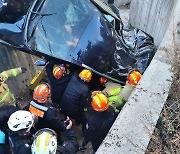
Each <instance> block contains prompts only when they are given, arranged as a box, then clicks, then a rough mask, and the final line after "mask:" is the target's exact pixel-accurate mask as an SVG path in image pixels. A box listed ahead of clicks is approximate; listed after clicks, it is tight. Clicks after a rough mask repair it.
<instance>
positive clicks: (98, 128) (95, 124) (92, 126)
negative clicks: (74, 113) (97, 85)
mask: <svg viewBox="0 0 180 154" xmlns="http://www.w3.org/2000/svg"><path fill="white" fill-rule="evenodd" d="M114 120H115V112H114V109H113V108H112V107H111V106H110V107H109V108H108V109H107V110H106V111H104V112H96V111H94V112H93V113H92V114H91V115H90V117H89V118H88V123H87V124H86V130H85V143H86V144H87V143H88V142H89V141H91V143H92V147H93V150H94V151H96V150H97V149H98V147H99V146H100V144H101V143H102V141H103V140H104V138H105V136H106V135H107V133H108V131H109V129H110V128H111V126H112V124H113V123H114Z"/></svg>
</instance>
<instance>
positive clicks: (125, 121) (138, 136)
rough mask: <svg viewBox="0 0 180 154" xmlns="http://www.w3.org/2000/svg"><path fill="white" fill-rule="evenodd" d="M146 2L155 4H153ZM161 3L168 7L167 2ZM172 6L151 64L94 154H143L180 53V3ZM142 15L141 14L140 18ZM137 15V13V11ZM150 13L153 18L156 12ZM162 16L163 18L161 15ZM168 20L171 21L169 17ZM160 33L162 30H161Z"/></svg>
mask: <svg viewBox="0 0 180 154" xmlns="http://www.w3.org/2000/svg"><path fill="white" fill-rule="evenodd" d="M149 1H151V2H152V3H153V2H155V1H154V0H149ZM157 2H158V0H157ZM149 3H150V2H149ZM164 3H167V0H166V1H164ZM174 4H176V5H175V7H174V6H172V8H171V9H172V12H173V13H172V17H173V18H171V19H170V24H168V28H167V29H165V30H164V33H165V35H164V37H163V38H161V40H162V42H161V43H160V45H159V48H158V50H157V52H156V54H155V56H154V58H153V60H152V62H151V63H150V65H149V67H148V68H147V69H146V71H145V73H144V74H143V77H142V79H141V81H140V83H139V84H138V86H137V87H136V88H135V90H134V91H133V93H132V95H131V96H130V98H129V100H128V102H127V103H126V104H125V106H124V107H123V109H122V111H121V112H120V114H119V115H118V117H117V119H116V121H115V122H114V124H113V126H112V127H111V129H110V131H109V133H108V135H107V136H106V138H105V140H104V141H103V144H102V145H101V146H100V148H99V149H98V151H97V152H96V154H109V153H113V154H126V153H127V154H144V153H145V151H146V148H147V146H148V143H149V141H150V138H151V137H152V133H153V130H154V128H155V126H156V122H157V120H158V118H159V114H160V112H161V110H162V107H163V105H164V103H165V101H166V99H167V96H168V92H169V88H170V86H171V83H172V78H173V72H172V66H171V64H173V61H174V60H175V59H177V55H179V53H180V51H179V47H180V36H179V34H180V33H179V29H180V28H179V25H180V24H179V23H180V11H179V10H180V1H179V0H178V1H177V3H175V1H174ZM162 5H163V4H162ZM154 7H157V8H158V6H155V5H154ZM140 9H142V7H140ZM144 9H146V6H145V7H144ZM162 9H163V8H162ZM151 10H153V8H152V9H151ZM155 10H156V9H154V11H155ZM144 11H145V10H142V16H143V13H144ZM147 11H148V10H147ZM159 11H160V10H159ZM137 12H139V10H138V8H137ZM160 12H161V11H160ZM151 13H155V14H156V12H151ZM161 15H163V18H165V17H164V14H161ZM168 17H169V18H170V16H168ZM155 18H156V17H155ZM150 22H151V21H150ZM137 23H138V22H137ZM156 24H157V23H156V22H154V25H155V27H156V26H157V27H158V24H157V25H156ZM166 26H167V25H166ZM163 29H164V27H162V30H163ZM154 30H155V29H154ZM159 30H161V29H159ZM155 36H157V35H155ZM157 37H158V36H157ZM155 39H156V38H155ZM175 53H176V54H175ZM169 63H170V64H169Z"/></svg>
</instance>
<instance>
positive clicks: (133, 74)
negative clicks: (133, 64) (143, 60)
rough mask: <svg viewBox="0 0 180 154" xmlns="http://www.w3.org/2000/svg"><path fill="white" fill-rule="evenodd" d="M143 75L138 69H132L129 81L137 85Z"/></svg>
mask: <svg viewBox="0 0 180 154" xmlns="http://www.w3.org/2000/svg"><path fill="white" fill-rule="evenodd" d="M141 77H142V75H141V73H140V72H138V71H131V72H130V73H129V74H128V83H129V84H131V85H137V84H138V82H139V80H140V79H141Z"/></svg>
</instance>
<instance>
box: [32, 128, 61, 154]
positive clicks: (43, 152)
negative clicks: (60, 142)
mask: <svg viewBox="0 0 180 154" xmlns="http://www.w3.org/2000/svg"><path fill="white" fill-rule="evenodd" d="M56 149H57V136H56V133H55V131H53V130H52V129H49V128H43V129H40V130H39V131H38V132H37V133H36V134H35V136H34V141H33V144H32V146H31V151H32V154H55V153H56Z"/></svg>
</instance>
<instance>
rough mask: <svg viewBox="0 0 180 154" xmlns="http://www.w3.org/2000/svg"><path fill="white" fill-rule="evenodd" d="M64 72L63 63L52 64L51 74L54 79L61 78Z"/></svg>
mask: <svg viewBox="0 0 180 154" xmlns="http://www.w3.org/2000/svg"><path fill="white" fill-rule="evenodd" d="M65 73H66V68H65V67H64V65H54V67H53V76H54V77H55V78H56V79H60V78H62V76H63V75H65Z"/></svg>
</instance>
